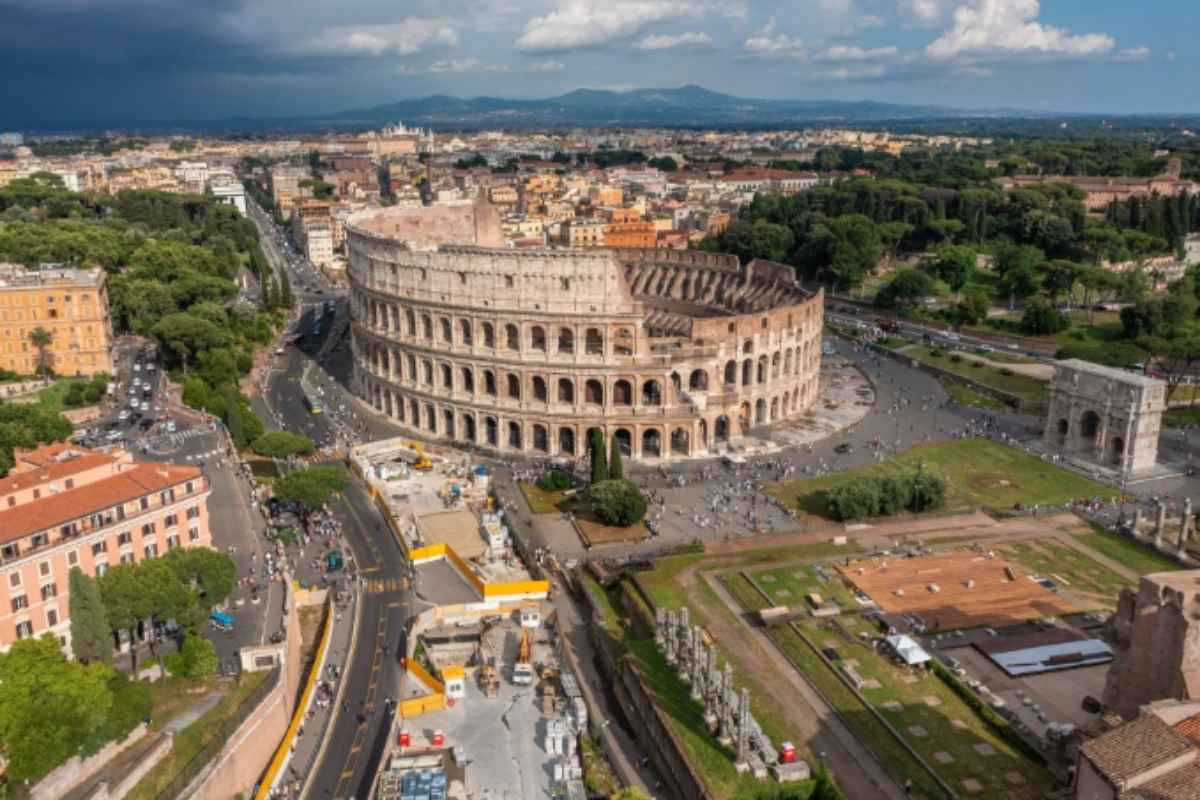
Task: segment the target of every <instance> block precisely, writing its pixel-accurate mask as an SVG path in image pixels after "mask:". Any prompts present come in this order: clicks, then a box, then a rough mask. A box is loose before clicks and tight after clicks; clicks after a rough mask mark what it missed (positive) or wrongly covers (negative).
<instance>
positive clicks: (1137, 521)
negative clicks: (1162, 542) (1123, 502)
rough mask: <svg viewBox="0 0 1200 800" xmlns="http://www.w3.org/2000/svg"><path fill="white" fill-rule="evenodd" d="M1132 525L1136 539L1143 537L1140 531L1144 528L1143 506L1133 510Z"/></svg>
mask: <svg viewBox="0 0 1200 800" xmlns="http://www.w3.org/2000/svg"><path fill="white" fill-rule="evenodd" d="M1130 524H1131V525H1132V526H1133V528H1132V531H1133V536H1134V538H1135V539H1136V538H1138V537H1139V536H1141V532H1140V531H1139V530H1138V529H1139V528H1141V526H1142V507H1141V506H1137V507H1136V508H1134V509H1133V522H1132V523H1130Z"/></svg>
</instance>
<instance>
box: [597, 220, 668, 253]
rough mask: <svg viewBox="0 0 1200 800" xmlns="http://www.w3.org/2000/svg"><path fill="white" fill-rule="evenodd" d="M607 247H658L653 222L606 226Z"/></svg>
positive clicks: (605, 239) (605, 244)
mask: <svg viewBox="0 0 1200 800" xmlns="http://www.w3.org/2000/svg"><path fill="white" fill-rule="evenodd" d="M604 246H605V247H657V246H658V230H657V229H655V227H654V223H653V222H619V223H613V224H611V225H605V226H604Z"/></svg>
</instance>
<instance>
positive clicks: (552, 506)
mask: <svg viewBox="0 0 1200 800" xmlns="http://www.w3.org/2000/svg"><path fill="white" fill-rule="evenodd" d="M521 492H522V493H523V494H524V495H525V502H526V503H528V504H529V510H530V511H531V512H533V513H534V514H557V513H558V512H559V511H561V510H562V509H561V508H560V505H561V504H562V503H563V502H564V501H567V500H570V499H571V498H569V497H567V496H566V495H565V494H563V493H562V492H547V491H546V490H545V489H541V488H539V487H538V485H537V484H535V483H522V484H521Z"/></svg>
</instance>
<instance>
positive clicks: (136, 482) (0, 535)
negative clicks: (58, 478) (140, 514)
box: [0, 463, 203, 543]
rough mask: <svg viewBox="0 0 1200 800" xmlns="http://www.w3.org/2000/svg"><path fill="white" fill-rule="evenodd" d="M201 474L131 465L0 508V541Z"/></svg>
mask: <svg viewBox="0 0 1200 800" xmlns="http://www.w3.org/2000/svg"><path fill="white" fill-rule="evenodd" d="M202 475H203V472H202V471H201V470H200V468H199V467H183V466H173V465H167V464H149V463H148V464H135V465H133V466H131V467H129V468H128V469H126V470H124V471H122V472H118V473H117V474H115V475H113V476H111V477H108V478H102V479H101V480H98V481H95V482H94V483H88V484H85V485H83V486H78V487H76V488H74V489H66V490H64V491H60V492H58V493H56V494H52V495H49V496H47V497H43V498H41V499H40V500H34V501H33V502H30V503H23V504H21V505H19V506H15V507H13V508H9V509H5V510H4V511H0V543H8V542H13V541H16V540H18V539H21V538H23V537H25V536H29V535H31V534H34V533H38V532H40V531H45V530H50V529H52V528H55V527H58V526H59V525H63V524H66V523H68V522H72V521H74V520H77V519H79V518H81V517H85V516H87V515H88V514H91V513H94V512H97V511H103V510H105V509H109V508H113V507H114V506H116V505H119V504H121V503H128V502H130V501H132V500H136V499H138V498H139V497H142V496H144V495H147V494H151V493H153V492H159V491H162V490H163V489H167V488H169V487H172V486H176V485H178V484H181V483H183V482H184V481H188V480H193V479H195V478H199V477H201V476H202Z"/></svg>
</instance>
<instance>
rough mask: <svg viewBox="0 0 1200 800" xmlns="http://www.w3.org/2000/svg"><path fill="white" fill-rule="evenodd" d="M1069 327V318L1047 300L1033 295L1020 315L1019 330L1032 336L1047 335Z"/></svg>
mask: <svg viewBox="0 0 1200 800" xmlns="http://www.w3.org/2000/svg"><path fill="white" fill-rule="evenodd" d="M1069 327H1071V319H1070V317H1068V316H1067V315H1066V314H1064V313H1062V312H1061V311H1059V310H1058V309H1057V308H1055V307H1054V306H1052V305H1051V304H1050V301H1049V300H1046V299H1044V298H1041V297H1035V298H1034V299H1032V300H1030V301H1029V303H1027V304H1026V306H1025V313H1024V314H1023V315H1022V316H1021V330H1022V331H1024V332H1025V333H1028V334H1032V335H1034V336H1049V335H1051V334H1054V333H1061V332H1062V331H1065V330H1066V329H1067V328H1069Z"/></svg>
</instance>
